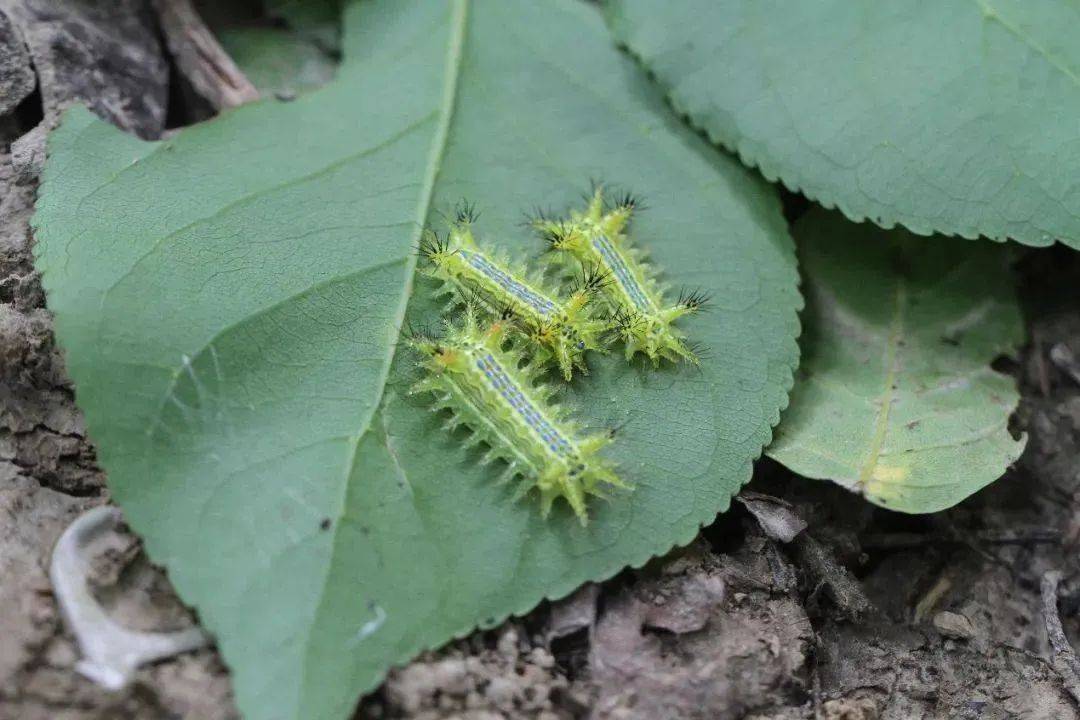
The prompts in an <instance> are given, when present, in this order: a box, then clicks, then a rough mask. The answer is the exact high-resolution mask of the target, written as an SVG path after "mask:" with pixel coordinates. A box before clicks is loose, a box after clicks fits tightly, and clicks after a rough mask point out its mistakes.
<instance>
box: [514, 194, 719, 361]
mask: <svg viewBox="0 0 1080 720" xmlns="http://www.w3.org/2000/svg"><path fill="white" fill-rule="evenodd" d="M640 207H641V201H640V199H638V198H637V197H636V196H634V195H632V194H629V193H625V194H622V195H619V196H617V197H616V199H615V201H614V202H612V203H609V204H607V203H605V201H604V194H603V188H602V187H600V186H599V185H596V184H594V187H593V192H592V194H591V195H590V196H589V198H588V205H587V207H586V208H585V210H584V211H583V212H579V211H573V212H571V214H570V217H569V219H558V220H557V219H551V218H549V217H545V218H537V219H536V220H535V221H534V223H533V225H534V227H536V228H537V229H538V230H539V231H540V233H541V235H542V236H543V238H544V239H545V240H547V242H548V244H549V246H550V247H551V249H552V250H554V251H558V252H561V253H565V254H566V255H567V256H569V257H573V258H574V259H575V261H576V263H577V264H578V265H579V266H580V267H595V268H598V270H599V272H602V273H604V274H605V275H606V276H607V277H608V278H610V280H609V282H607V283H605V285H604V287H603V290H602V294H603V296H604V299H605V301H606V303H607V306H608V312H609V320H610V325H609V327H610V331H611V332H612V333H614V334H615V335H617V336H618V337H619V338H621V339H622V340H623V342H624V343H625V352H626V358H627V360H629V359H630V358H632V357H633V356H634V354H635V353H638V352H642V353H645V355H646V356H648V357H649V359H650V360H652V362H653V365H658V364H659V362H660V360H661V359H662V358H663V359H667V360H671V361H673V362H675V361H678V360H685V361H687V362H691V363H695V364H697V363H698V361H699V358H698V355H697V353H695V352H694V350H693V349H692V348H691V347H690V346H689V345H687V343H686V340H685V338H686V336H685V334H684V333H683V332H682V331H680V330H679V329H678V328H676V327H675V325H674V322H675V321H676V320H678V319H679V318H681V317H683V316H685V315H689V314H691V313H695V312H698V311H700V310H701V309H702V307H703V306H704V305H705V303H706V302H707V301H708V296H707V295H706V294H705V293H703V292H700V291H693V292H683V293H682V294H680V295H679V299H678V300H676V301H675V302H674V303H669V302H667V301H666V300H665V299H664V291H663V288H662V287H661V286H660V285H659V284H658V283H657V281H656V278H655V273H654V272H653V270H652V268H651V267H650V266H649V264H648V263H647V262H646V261H645V253H644V252H643V251H642V250H640V249H638V248H634V247H633V246H632V245H631V243H630V241H629V239H628V238H627V236H626V233H625V230H626V226H627V224H628V223H629V222H630V216H631V215H632V214H633V211H634V210H635V209H638V208H640Z"/></svg>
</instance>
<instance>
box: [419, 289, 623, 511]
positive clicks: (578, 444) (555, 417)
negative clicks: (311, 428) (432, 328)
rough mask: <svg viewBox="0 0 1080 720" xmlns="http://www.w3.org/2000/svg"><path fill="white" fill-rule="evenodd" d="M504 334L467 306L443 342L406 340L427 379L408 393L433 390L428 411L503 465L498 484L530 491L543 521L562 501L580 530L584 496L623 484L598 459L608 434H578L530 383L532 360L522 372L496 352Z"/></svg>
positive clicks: (515, 355)
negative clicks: (518, 480) (514, 482)
mask: <svg viewBox="0 0 1080 720" xmlns="http://www.w3.org/2000/svg"><path fill="white" fill-rule="evenodd" d="M508 330H509V328H508V327H507V322H506V321H505V320H496V321H494V322H493V323H492V324H491V325H489V326H487V327H483V328H482V327H481V326H480V325H479V324H478V323H477V320H476V317H475V312H474V310H473V307H472V305H466V309H465V313H464V322H463V323H461V324H460V325H456V326H455V325H452V324H449V323H448V324H447V332H446V336H445V337H444V338H441V339H434V338H429V337H422V336H415V337H412V338H411V339H410V340H409V343H410V345H412V347H414V348H415V349H416V350H418V351H419V352H420V353H421V354H422V355H423V356H424V361H423V366H424V367H425V368H426V369H427V371H428V374H427V376H426V377H425V378H424V379H423V380H421V381H420V382H418V383H417V384H416V385H415V386H413V388H412V390H411V392H410V394H416V393H433V394H434V395H435V398H436V400H435V405H434V407H433V409H434V410H436V411H438V410H442V409H449V410H450V411H451V412H452V413H453V415H452V417H451V418H450V419H449V420H448V421H447V423H446V426H445V427H446V428H447V429H448V430H453V429H455V428H456V427H457V426H458V425H465V426H467V427H468V428H469V429H470V430H471V431H472V435H471V437H470V440H469V442H468V443H467V444H468V445H473V444H476V443H479V442H481V441H483V442H485V443H486V444H487V445H488V446H489V448H490V450H488V452H487V454H486V455H485V456H484V462H489V461H490V460H493V459H495V458H501V459H503V460H505V461H506V462H507V463H508V468H507V469H506V472H505V473H504V474H503V481H508V480H510V479H511V478H513V477H516V476H520V477H522V478H523V479H524V480H525V482H523V483H522V485H521V487H520V489H519V493H518V495H519V496H521V495H524V494H525V493H526V492H528V491H529V489H531V488H532V487H533V486H535V487H536V488H537V489H538V490H539V491H540V511H541V514H542V515H543V516H544V517H547V515H548V513H549V512H550V510H551V506H552V503H553V502H554V501H555V499H556V498H558V497H563V498H565V499H566V501H567V503H569V505H570V507H571V508H572V509H573V511H574V513H575V514H576V515H577V517H578V519H579V520H580V521H581V524H582V525H585V524H586V523H587V521H588V515H587V513H586V508H585V503H586V498H587V497H588V496H589V495H596V496H600V497H603V492H602V490H601V487H602V486H604V485H611V486H615V487H626V486H625V484H624V483H623V482H622V481H621V480H620V479H619V477H618V475H616V474H615V470H614V467H613V465H612V464H611V463H610V462H609V461H607V460H606V459H604V458H603V457H601V456H600V455H599V454H598V453H599V451H600V449H601V448H603V447H604V446H605V445H607V444H608V443H609V442H611V433H602V434H592V435H585V436H582V435H580V434H579V431H578V428H577V425H576V423H574V422H573V421H572V420H569V419H568V418H567V414H566V412H565V411H564V410H563V409H562V408H560V407H559V406H557V405H555V404H553V403H551V402H550V397H551V395H552V394H553V392H554V390H553V389H551V388H550V387H543V386H538V385H536V380H537V377H538V376H539V375H540V371H539V368H537V365H536V363H530V364H528V365H526V366H524V367H522V365H521V363H522V360H523V356H522V354H521V352H520V351H518V350H514V349H510V350H504V349H503V348H504V347H505V346H506V344H507V332H508Z"/></svg>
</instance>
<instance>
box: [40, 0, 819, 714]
mask: <svg viewBox="0 0 1080 720" xmlns="http://www.w3.org/2000/svg"><path fill="white" fill-rule="evenodd" d="M344 51H345V61H344V63H343V65H342V66H341V68H340V69H339V71H338V74H337V78H336V80H334V81H333V82H331V83H330V84H329V85H327V86H325V87H324V88H322V89H320V90H318V91H316V92H313V93H312V94H310V95H305V96H301V97H300V98H298V99H297V100H295V101H293V102H289V103H278V102H273V101H270V102H263V103H259V104H255V105H252V106H246V107H242V108H239V109H236V110H234V111H230V112H227V113H225V114H223V115H222V116H221V117H219V118H217V119H215V120H212V121H210V122H206V123H203V124H201V125H196V126H193V127H190V128H187V129H184V130H182V131H181V132H179V133H177V134H176V135H175V136H173V137H170V138H169V139H167V140H164V141H162V142H157V143H144V142H141V141H139V140H136V139H134V138H132V137H129V136H126V135H124V134H122V133H120V132H119V131H117V130H115V129H114V128H112V127H110V126H108V125H106V124H104V123H102V122H100V121H98V120H96V119H95V118H93V117H91V116H90V115H89V114H88V113H87V112H85V111H81V110H77V111H74V112H72V113H70V114H69V115H68V116H67V117H66V118H65V121H64V123H63V125H62V126H61V127H60V129H59V130H58V131H57V132H56V133H55V134H54V135H53V137H52V139H51V142H50V157H49V160H48V164H47V167H46V172H45V181H44V187H43V193H42V197H41V200H40V205H39V210H38V214H37V216H36V227H37V236H38V245H37V255H38V264H39V267H40V268H41V270H42V272H43V275H44V282H45V285H46V287H47V289H48V292H49V305H50V307H51V308H52V310H53V311H54V312H55V314H56V327H57V333H58V337H59V340H60V342H61V344H62V345H63V346H64V348H65V350H66V353H67V361H68V367H69V369H70V372H71V375H72V377H73V378H74V381H75V383H76V387H77V391H78V400H79V403H80V405H81V406H82V407H83V409H84V410H85V413H86V419H87V423H88V426H89V429H90V433H91V435H92V437H93V438H94V440H95V441H96V443H97V445H98V448H99V452H100V459H101V462H102V463H103V465H104V467H105V468H106V470H107V471H108V473H109V480H110V486H111V488H112V492H113V494H114V497H115V498H116V500H117V501H118V502H119V503H120V504H121V505H122V506H123V508H124V511H125V514H126V517H127V518H128V519H129V521H130V522H131V524H132V525H133V526H134V527H135V529H136V530H137V531H139V532H140V533H142V534H143V536H144V537H145V538H146V546H147V549H148V551H149V553H150V554H151V556H152V557H153V558H154V559H155V560H157V561H159V562H162V563H164V564H165V565H167V567H168V568H169V572H170V575H171V577H172V579H173V581H174V582H175V584H176V586H177V588H178V589H179V590H180V592H181V594H182V595H183V597H184V598H186V599H187V600H188V601H190V602H192V603H193V604H194V605H196V606H197V607H198V609H199V612H200V615H201V617H202V619H203V621H204V622H205V624H206V625H207V627H208V628H209V629H210V630H211V631H213V632H214V633H215V634H216V635H217V637H218V639H219V642H220V646H221V648H222V650H223V652H224V657H225V658H226V660H227V662H228V663H229V664H230V666H231V667H232V668H233V670H234V678H235V686H236V692H237V696H238V700H239V703H240V706H241V708H243V710H244V711H245V713H246V715H247V716H248V717H249V718H303V720H313V719H319V718H339V717H345V716H346V715H347V714H348V712H349V709H350V707H351V706H352V705H353V703H354V702H355V699H356V697H357V693H359V692H361V691H364V690H367V689H369V688H371V687H372V686H374V685H375V684H376V683H377V682H378V681H379V679H380V677H381V676H382V674H383V672H384V670H385V669H386V667H387V665H389V664H391V663H394V662H399V661H403V660H406V659H407V658H409V657H410V656H412V655H413V654H415V653H416V652H417V651H419V650H420V649H422V648H426V647H430V646H434V645H438V644H440V643H443V642H444V641H446V640H447V639H449V638H450V637H452V636H455V635H460V634H463V633H466V632H468V631H469V630H470V629H471V628H473V627H474V626H476V625H478V624H479V625H482V626H491V625H494V624H496V623H498V622H499V621H500V620H501V619H502V618H505V617H506V616H507V615H508V614H510V613H521V612H524V611H526V610H528V609H529V608H531V607H533V606H534V605H535V604H536V603H537V602H538V601H539V600H540V599H541V598H543V597H545V596H546V597H557V596H561V595H564V594H566V593H568V592H570V591H571V590H573V589H574V588H575V587H576V586H577V585H579V584H580V583H582V582H584V581H586V580H589V579H597V578H603V577H608V576H610V575H612V574H613V573H615V572H617V571H618V570H619V569H620V568H622V567H624V566H626V565H628V564H632V565H638V564H640V563H643V562H644V561H645V560H647V559H648V558H649V557H650V556H652V555H655V554H657V553H662V552H664V551H666V550H667V549H668V548H670V547H672V545H674V544H680V543H686V542H689V541H690V540H691V539H692V538H693V537H694V535H695V533H696V532H697V529H698V527H699V526H700V525H701V524H702V523H706V522H709V521H710V520H711V519H712V518H713V517H714V516H715V514H716V513H717V512H718V511H722V510H724V509H725V508H726V507H727V506H728V503H729V499H730V497H731V495H732V494H733V493H734V492H736V491H737V490H738V488H739V487H740V485H741V484H742V483H744V482H746V481H747V480H748V479H749V477H750V471H751V462H752V461H753V459H754V458H755V457H757V456H758V455H759V454H760V452H761V447H762V445H764V444H765V443H767V442H768V440H769V438H770V426H771V425H773V424H775V422H776V421H777V419H778V414H779V409H780V408H781V406H783V405H784V404H785V403H786V396H787V392H786V391H787V389H788V387H789V386H790V383H791V373H792V366H793V365H794V363H795V360H796V355H797V349H796V345H795V341H794V338H795V335H796V333H797V331H798V322H797V316H796V312H797V307H798V306H799V305H800V304H801V300H800V297H799V294H798V290H797V287H796V282H797V280H796V275H797V273H796V268H795V259H794V250H793V245H792V243H791V240H790V238H789V236H788V235H787V231H786V227H785V224H784V222H783V220H782V217H781V215H780V209H779V203H778V201H777V198H776V197H775V194H774V192H773V190H772V189H771V188H770V187H768V186H767V185H765V184H764V183H763V182H762V181H761V180H760V179H759V178H757V177H756V176H755V175H754V174H753V173H751V172H749V171H747V170H745V169H744V168H742V167H741V166H740V165H739V164H738V163H736V162H733V161H731V160H729V159H728V158H726V157H723V156H720V155H719V154H717V153H716V152H715V150H713V149H712V148H711V147H710V146H709V145H708V144H707V143H705V142H703V141H701V140H700V139H698V138H697V137H696V136H695V135H694V134H693V133H691V132H688V131H686V130H684V129H683V127H682V125H681V124H680V123H679V122H678V121H677V119H675V118H673V117H671V116H670V114H669V113H668V112H667V110H666V108H665V106H664V103H663V100H662V98H660V97H658V96H657V95H655V94H654V92H653V90H652V88H651V85H650V83H649V82H648V81H647V79H644V78H642V77H640V71H639V70H638V69H637V68H636V67H635V66H634V63H633V62H632V61H628V60H626V59H625V58H624V57H622V56H621V55H620V54H619V53H618V52H617V51H616V50H614V49H613V48H611V47H610V46H609V44H608V43H607V42H606V36H605V29H604V26H603V23H602V20H601V18H600V17H599V15H598V14H597V12H596V11H595V9H593V8H591V7H589V6H588V5H585V4H582V3H577V2H572V1H570V0H565V1H559V2H549V3H541V4H538V3H534V2H528V1H526V0H520V1H518V2H505V1H503V0H488V1H486V2H477V3H476V4H471V3H466V2H464V1H463V0H458V1H457V2H452V3H450V4H444V3H434V2H430V1H428V0H413V1H412V2H401V1H395V2H391V1H390V0H386V1H385V2H362V3H355V4H351V5H350V6H349V7H348V9H347V11H346V19H345V48H344ZM590 177H597V178H603V179H605V180H607V181H609V182H613V183H620V184H622V185H624V186H627V187H630V188H632V189H633V190H635V191H639V192H641V193H642V194H643V195H644V196H645V197H646V199H647V201H648V204H649V206H650V207H649V209H647V210H646V211H645V212H643V213H641V214H640V217H639V218H638V220H637V221H636V223H635V226H634V230H633V232H634V235H635V237H636V238H637V239H638V241H639V242H641V243H642V244H643V245H645V246H647V247H649V248H650V249H651V250H652V251H653V256H654V257H655V259H656V262H657V263H658V265H659V266H661V267H663V268H664V269H665V270H666V271H667V272H668V277H669V279H670V280H671V281H673V282H674V283H676V284H686V285H690V286H702V287H704V288H705V289H706V290H708V291H711V292H712V293H713V294H714V296H715V302H714V307H713V308H712V312H711V313H707V314H702V315H700V316H698V317H695V318H691V319H690V321H689V322H687V323H686V324H685V327H686V329H687V331H688V332H689V334H690V335H691V336H692V337H693V338H695V339H699V340H702V341H704V343H705V344H706V345H707V346H708V347H709V349H710V350H711V353H712V359H710V360H708V361H706V362H705V363H704V364H703V365H702V366H701V367H700V368H699V369H695V368H690V367H673V366H670V365H669V366H666V367H664V368H662V369H660V370H659V371H653V370H652V369H651V368H648V367H646V366H645V365H644V364H643V363H635V364H634V365H627V364H626V363H625V362H624V361H622V360H621V358H620V357H619V356H618V355H612V356H610V357H608V358H604V359H602V361H596V362H594V363H593V365H594V370H593V373H592V375H590V376H589V377H588V378H583V379H581V380H579V381H575V383H574V385H573V386H572V387H571V389H570V390H569V391H568V392H567V393H565V394H566V395H567V398H566V402H568V403H569V404H570V405H571V406H572V407H574V408H576V409H577V410H578V412H579V414H580V415H581V416H582V417H583V419H585V420H586V421H588V422H589V423H590V424H591V425H592V426H594V427H597V426H603V425H605V424H618V423H623V422H625V423H626V424H625V426H623V427H622V429H621V431H620V433H619V437H618V438H617V439H616V441H615V443H614V444H613V446H612V456H613V457H614V459H616V460H617V462H618V463H619V465H620V468H621V473H622V475H623V477H624V478H625V479H627V480H629V481H630V482H632V483H633V484H634V485H635V486H636V488H635V490H634V491H633V492H632V493H628V494H625V493H618V494H616V495H615V497H613V499H612V500H611V501H610V502H606V503H605V502H598V503H595V504H594V506H593V510H594V512H593V518H592V521H591V522H590V524H589V525H588V527H586V528H582V527H580V526H579V525H578V523H577V521H576V519H575V518H574V517H573V515H572V513H570V512H569V511H568V510H567V509H566V507H565V506H557V508H556V510H557V511H556V512H554V513H553V514H552V517H551V518H549V519H548V521H543V520H541V518H540V516H539V513H538V511H537V502H536V499H535V498H534V497H528V498H526V500H525V501H523V502H519V503H516V504H515V503H514V502H513V501H512V499H511V494H512V489H511V488H507V487H505V486H502V487H499V486H496V485H495V484H494V480H495V478H496V477H497V474H498V469H495V468H486V469H485V468H481V467H478V464H477V457H476V456H475V454H471V455H470V454H469V453H467V452H465V451H463V450H461V449H460V447H459V446H460V442H461V438H460V437H455V438H451V437H448V436H446V435H445V434H444V433H443V432H442V431H441V430H440V428H439V425H440V422H441V420H440V419H438V418H436V417H435V416H433V414H432V413H430V412H428V410H427V408H426V406H425V405H424V402H423V401H422V400H421V399H419V398H416V397H408V396H407V394H406V391H407V388H408V387H409V385H410V383H411V382H412V381H413V379H415V375H416V367H415V359H414V358H412V357H410V353H409V352H407V351H405V350H403V349H399V348H398V347H397V340H398V332H399V328H400V326H401V325H402V323H403V322H415V323H418V324H423V323H425V322H426V323H433V322H436V321H437V318H438V312H439V307H438V306H437V305H436V304H435V303H434V301H433V300H432V299H431V297H430V296H431V290H432V286H431V283H430V282H429V281H428V280H427V278H422V277H417V278H415V279H414V277H413V274H414V265H415V259H414V256H413V254H412V251H411V248H412V246H413V245H414V244H415V243H416V242H417V240H418V238H419V235H420V231H421V226H422V224H424V223H425V222H428V221H430V222H432V223H435V224H436V225H438V224H439V223H440V222H442V221H441V220H440V218H439V213H440V212H446V211H448V210H450V208H451V207H452V206H453V204H454V203H455V202H456V201H457V200H458V199H460V198H462V197H467V198H469V199H470V200H473V201H475V202H477V203H478V204H479V205H480V207H481V210H482V213H483V214H482V216H481V218H480V222H479V225H478V231H479V232H480V233H481V237H482V239H483V240H486V241H487V242H492V243H499V244H502V245H503V246H506V247H510V248H517V249H522V250H528V251H530V252H531V251H539V250H540V249H541V245H542V243H541V242H539V241H538V240H537V239H536V238H535V237H533V236H532V234H531V233H530V232H529V231H528V230H527V229H526V228H524V227H522V225H521V219H522V212H523V211H525V210H528V209H529V208H531V207H533V206H535V205H544V206H550V207H552V208H555V209H561V208H566V207H569V206H570V205H573V204H576V203H578V202H580V193H581V192H582V191H583V190H587V189H588V182H589V178H590Z"/></svg>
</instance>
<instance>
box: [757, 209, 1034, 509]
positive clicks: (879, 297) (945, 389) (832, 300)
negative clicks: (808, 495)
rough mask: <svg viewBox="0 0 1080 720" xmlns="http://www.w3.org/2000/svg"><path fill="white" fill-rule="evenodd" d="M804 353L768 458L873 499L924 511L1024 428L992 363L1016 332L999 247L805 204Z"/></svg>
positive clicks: (977, 472) (970, 478)
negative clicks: (853, 219)
mask: <svg viewBox="0 0 1080 720" xmlns="http://www.w3.org/2000/svg"><path fill="white" fill-rule="evenodd" d="M795 237H796V240H797V241H798V244H799V252H800V259H801V261H802V269H803V273H804V277H805V288H806V296H807V303H806V305H807V306H806V311H805V312H804V314H803V321H804V323H805V325H806V329H805V332H804V334H803V337H802V339H801V341H800V344H801V346H802V352H803V358H802V364H801V366H800V369H799V373H798V376H797V379H796V384H795V388H794V390H793V391H792V394H791V405H790V407H789V408H788V409H787V411H786V412H785V413H784V417H783V422H782V423H781V424H780V426H779V427H778V428H777V431H776V439H775V441H774V442H773V444H772V445H771V446H769V449H768V451H767V452H768V454H769V456H770V457H773V458H775V459H776V460H779V461H780V462H782V463H783V464H784V465H786V466H787V467H788V468H790V469H791V470H793V471H795V472H797V473H799V474H800V475H805V476H807V477H811V478H821V479H828V480H833V481H835V482H837V483H839V484H840V485H842V486H844V487H846V488H848V489H849V490H852V491H854V492H857V493H860V494H862V495H864V496H865V497H866V498H867V499H868V500H870V501H871V502H873V503H876V504H878V505H881V506H882V507H887V508H890V509H892V510H901V511H904V512H912V513H924V512H933V511H936V510H941V509H943V508H947V507H949V506H951V505H955V504H956V503H958V502H960V501H961V500H963V499H964V498H966V497H967V496H969V495H971V494H972V493H974V492H975V491H976V490H978V489H980V488H982V487H983V486H985V485H987V484H988V483H990V482H993V481H994V480H996V479H997V478H998V477H1000V476H1001V475H1002V474H1003V473H1004V472H1005V470H1006V468H1008V466H1009V465H1010V464H1011V463H1012V462H1013V461H1014V460H1016V459H1017V458H1018V457H1019V456H1020V452H1021V451H1022V450H1023V449H1024V443H1025V440H1023V439H1021V440H1014V439H1013V438H1012V436H1011V435H1010V434H1009V430H1008V422H1009V416H1010V415H1011V414H1012V412H1013V411H1014V410H1015V409H1016V405H1017V403H1018V402H1019V400H1020V397H1019V394H1018V393H1017V391H1016V387H1015V384H1014V382H1013V379H1012V378H1011V377H1008V376H1006V375H1003V374H1001V373H998V372H996V371H995V370H993V369H992V368H991V367H990V362H991V361H992V360H993V359H994V358H995V357H997V356H999V355H1002V354H1006V353H1012V352H1014V351H1015V350H1016V349H1017V347H1018V346H1019V344H1020V343H1021V342H1022V341H1023V324H1022V321H1021V317H1020V307H1019V304H1018V302H1017V298H1016V293H1015V290H1014V283H1013V278H1012V276H1011V274H1010V271H1009V268H1008V265H1007V259H1008V253H1006V252H1004V251H1005V250H1006V248H1002V247H997V246H993V245H989V244H986V245H970V244H966V243H962V242H957V241H955V240H948V239H945V238H920V237H915V236H913V235H911V233H908V232H906V231H904V230H892V231H885V230H881V229H879V228H876V227H874V226H873V225H868V224H861V225H854V224H852V223H850V222H847V221H846V220H844V218H843V217H841V216H840V215H839V214H838V213H835V212H827V211H824V210H820V209H818V210H813V211H811V212H810V213H809V214H808V215H807V216H805V217H804V218H802V219H801V220H799V222H798V223H796V225H795Z"/></svg>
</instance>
